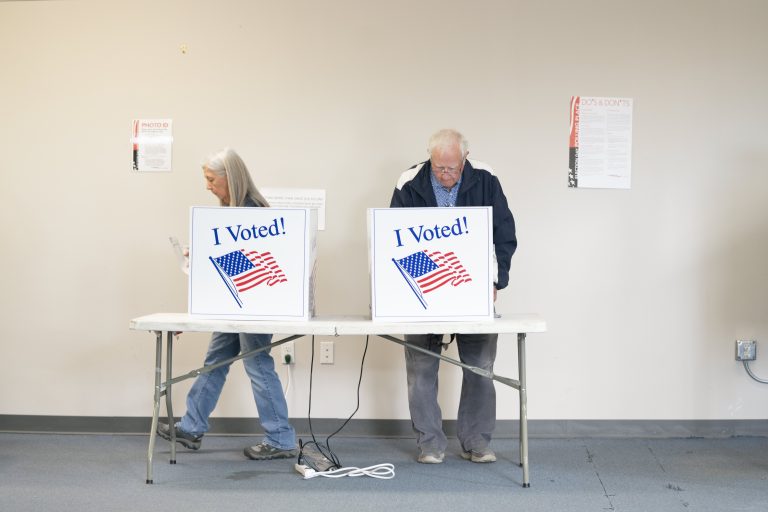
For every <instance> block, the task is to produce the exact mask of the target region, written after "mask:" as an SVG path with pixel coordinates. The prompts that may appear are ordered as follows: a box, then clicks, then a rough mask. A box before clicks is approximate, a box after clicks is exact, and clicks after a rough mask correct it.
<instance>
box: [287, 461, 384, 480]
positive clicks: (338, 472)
mask: <svg viewBox="0 0 768 512" xmlns="http://www.w3.org/2000/svg"><path fill="white" fill-rule="evenodd" d="M294 468H296V471H298V472H299V474H301V475H302V476H303V477H304V480H308V479H310V478H315V477H316V476H324V477H326V478H341V477H343V476H370V477H371V478H380V479H382V480H389V479H390V478H395V466H394V465H393V464H390V463H388V462H387V463H384V464H376V465H374V466H368V467H367V468H356V467H351V466H350V467H347V468H339V469H333V470H328V471H315V470H314V469H312V468H310V467H309V466H305V465H304V464H296V465H294Z"/></svg>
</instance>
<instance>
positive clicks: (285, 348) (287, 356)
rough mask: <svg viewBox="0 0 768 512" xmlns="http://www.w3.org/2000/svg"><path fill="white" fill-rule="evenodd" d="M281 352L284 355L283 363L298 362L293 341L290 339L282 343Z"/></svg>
mask: <svg viewBox="0 0 768 512" xmlns="http://www.w3.org/2000/svg"><path fill="white" fill-rule="evenodd" d="M280 350H281V352H280V354H281V356H282V363H283V364H294V363H295V362H296V354H295V352H294V346H293V342H292V341H289V342H287V343H283V344H282V345H280Z"/></svg>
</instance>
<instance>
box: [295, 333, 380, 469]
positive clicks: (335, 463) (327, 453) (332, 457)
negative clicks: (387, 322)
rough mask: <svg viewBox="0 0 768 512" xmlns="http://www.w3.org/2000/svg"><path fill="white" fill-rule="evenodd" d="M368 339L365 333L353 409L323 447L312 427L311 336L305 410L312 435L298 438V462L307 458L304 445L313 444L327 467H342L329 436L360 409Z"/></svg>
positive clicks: (312, 366) (312, 372)
mask: <svg viewBox="0 0 768 512" xmlns="http://www.w3.org/2000/svg"><path fill="white" fill-rule="evenodd" d="M368 341H369V336H368V335H366V337H365V348H364V349H363V357H362V360H361V361H360V376H359V377H358V379H357V405H356V406H355V410H354V411H352V414H350V416H349V417H348V418H347V419H346V420H345V421H344V423H342V425H341V426H340V427H339V428H338V429H336V431H335V432H333V433H332V434H331V435H329V436H328V437H327V438H326V439H325V447H323V445H322V444H320V443H318V442H317V439H316V438H315V433H314V431H313V429H312V378H313V374H314V366H315V337H314V336H312V355H311V358H310V363H309V407H308V410H307V422H308V423H309V434H310V436H311V437H312V441H310V442H307V443H303V442H302V441H301V439H299V456H298V463H299V464H302V462H306V461H307V459H306V458H305V457H304V456H303V455H304V447H305V446H310V445H313V446H314V447H315V448H316V449H317V450H318V451H319V452H320V454H322V455H323V456H324V457H325V458H326V459H328V460H329V461H330V462H331V463H332V466H331V467H330V468H328V469H339V468H341V467H342V466H341V461H340V460H339V458H338V457H337V456H336V454H335V453H333V450H331V446H330V440H331V437H333V436H335V435H336V434H338V433H339V432H341V430H342V429H343V428H344V427H345V426H347V423H349V422H350V421H351V420H352V418H353V417H354V415H355V414H357V411H358V410H359V409H360V386H361V384H362V382H363V368H364V366H365V356H366V354H367V353H368ZM313 469H316V470H318V471H326V470H327V469H320V468H313Z"/></svg>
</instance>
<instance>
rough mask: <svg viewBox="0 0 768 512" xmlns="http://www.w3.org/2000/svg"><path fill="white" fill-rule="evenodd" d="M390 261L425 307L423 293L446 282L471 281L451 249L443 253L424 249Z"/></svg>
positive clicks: (458, 283)
mask: <svg viewBox="0 0 768 512" xmlns="http://www.w3.org/2000/svg"><path fill="white" fill-rule="evenodd" d="M392 261H394V262H395V265H396V266H397V268H398V270H400V273H401V274H402V275H403V277H404V278H405V280H406V282H407V283H408V284H409V286H410V287H411V290H413V293H415V294H416V297H417V298H418V299H419V301H420V302H421V305H422V306H424V308H425V309H426V307H427V303H426V301H425V300H424V295H423V294H425V293H429V292H432V291H435V290H437V289H438V288H440V287H442V286H445V285H446V284H451V285H453V286H459V285H460V284H462V283H468V282H469V281H472V278H471V277H470V276H469V274H468V273H467V270H466V269H465V268H464V265H462V264H461V261H459V258H458V257H457V256H456V254H455V253H454V252H453V251H451V252H446V253H443V252H441V251H428V250H424V251H419V252H415V253H413V254H411V255H410V256H406V257H405V258H402V259H399V260H396V259H394V258H393V259H392Z"/></svg>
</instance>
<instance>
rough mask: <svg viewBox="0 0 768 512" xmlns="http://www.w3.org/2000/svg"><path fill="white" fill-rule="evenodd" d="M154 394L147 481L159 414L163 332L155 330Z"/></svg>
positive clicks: (150, 472) (150, 469)
mask: <svg viewBox="0 0 768 512" xmlns="http://www.w3.org/2000/svg"><path fill="white" fill-rule="evenodd" d="M155 335H156V337H157V339H156V341H155V396H154V402H155V404H154V407H153V409H152V426H151V427H150V431H149V448H148V449H147V483H148V484H151V483H152V455H153V453H154V452H155V438H156V436H157V417H158V415H159V414H160V372H161V365H162V360H163V333H162V332H161V331H155Z"/></svg>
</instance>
